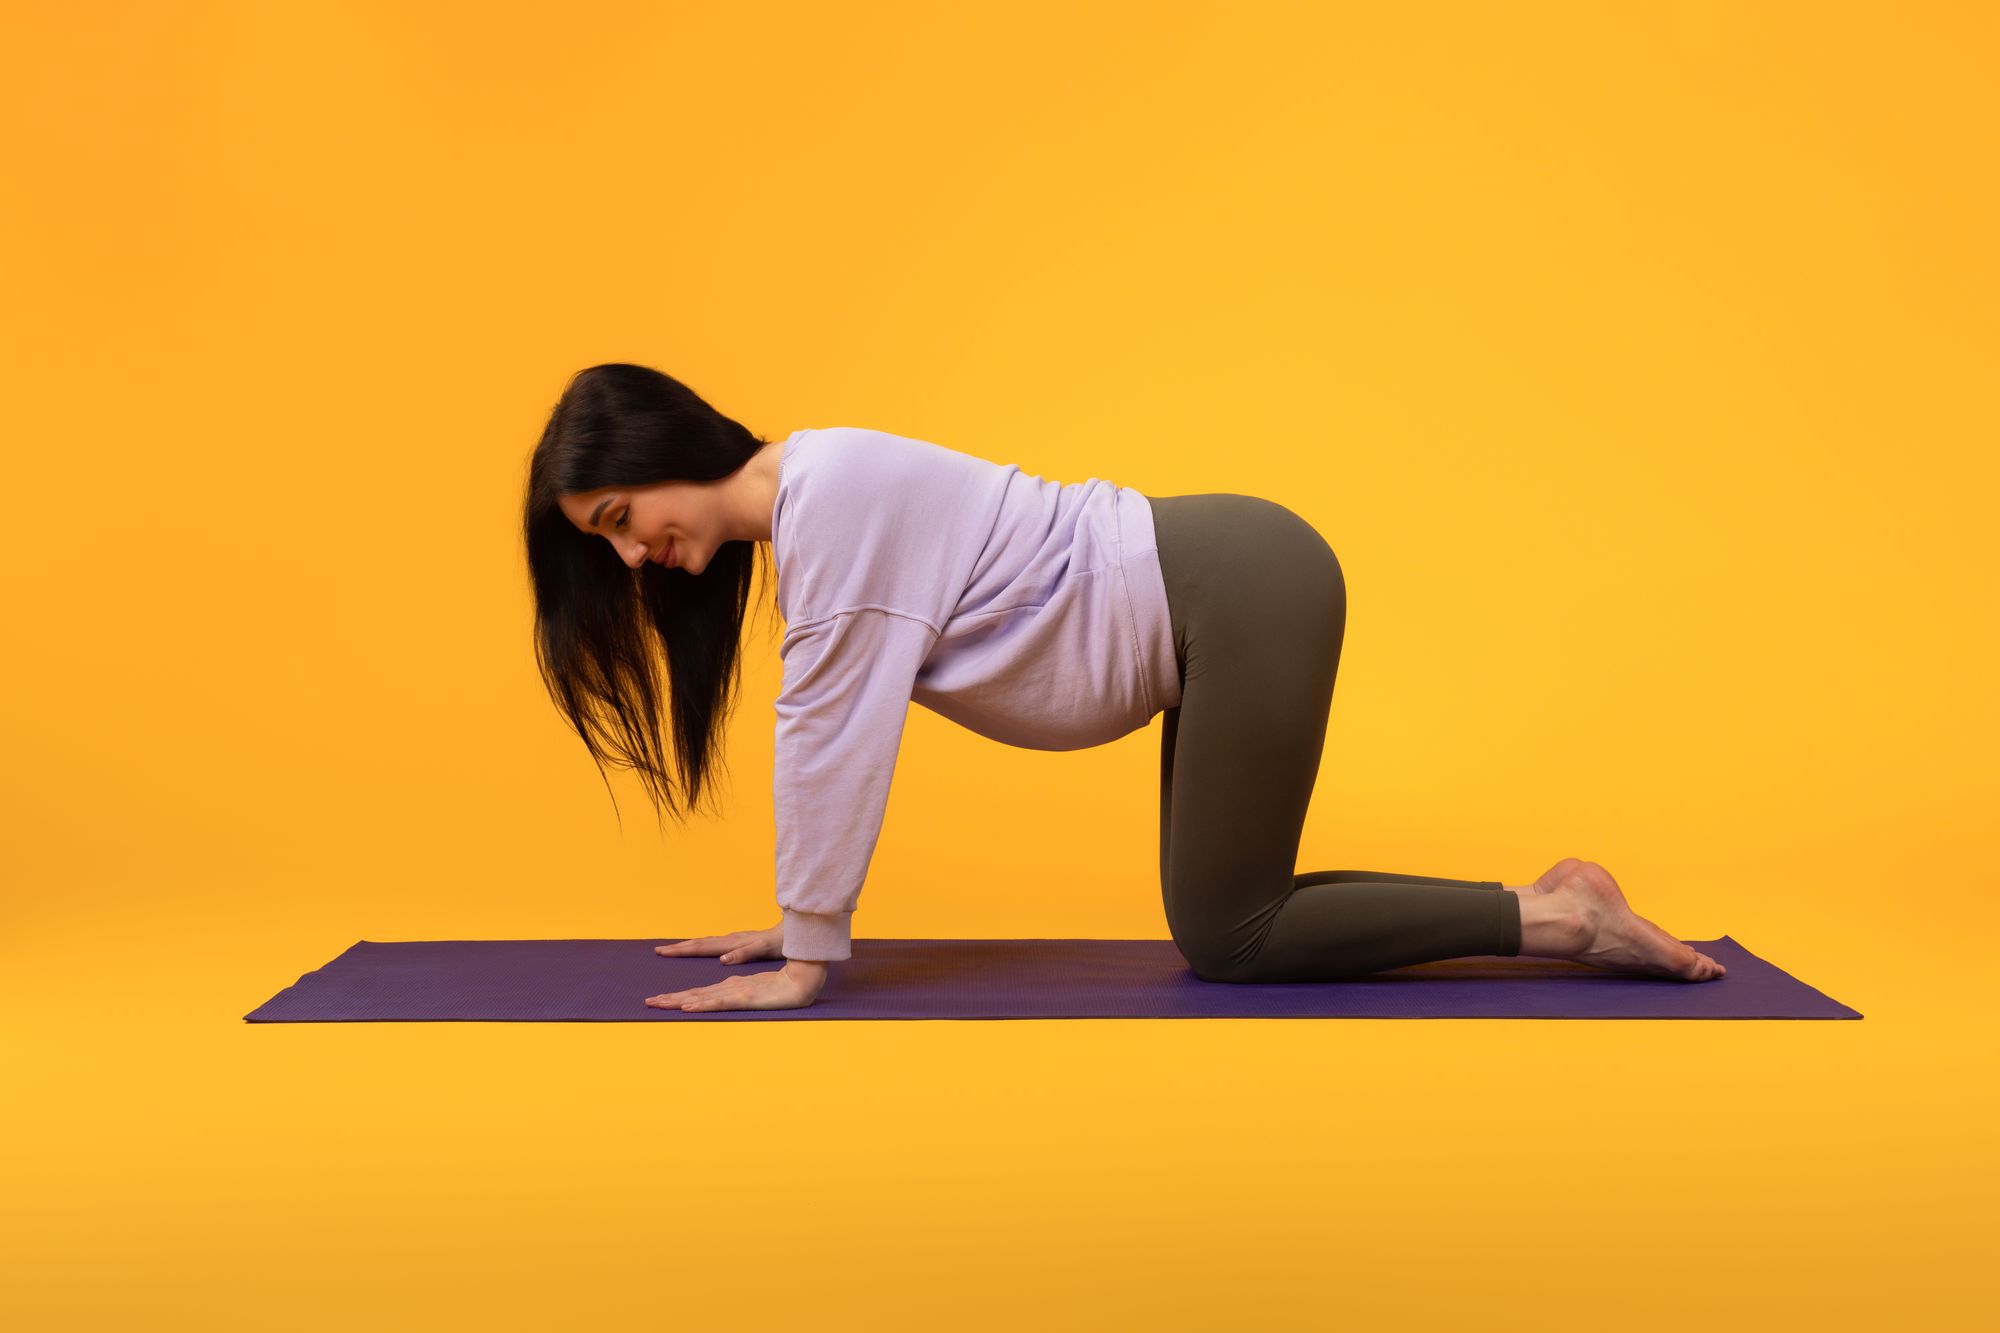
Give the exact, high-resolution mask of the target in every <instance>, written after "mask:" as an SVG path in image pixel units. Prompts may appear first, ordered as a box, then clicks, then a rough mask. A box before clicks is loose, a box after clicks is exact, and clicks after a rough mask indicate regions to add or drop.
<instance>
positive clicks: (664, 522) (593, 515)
mask: <svg viewBox="0 0 2000 1333" xmlns="http://www.w3.org/2000/svg"><path fill="white" fill-rule="evenodd" d="M719 500H720V496H719V495H718V494H717V488H716V487H715V485H714V484H713V483H706V484H705V483H701V482H692V481H663V482H657V483H655V484H654V485H651V486H607V487H605V488H604V489H603V490H596V491H584V492H581V493H579V494H576V495H565V496H564V497H563V498H562V502H561V503H562V511H563V513H564V514H566V515H568V517H569V521H570V522H571V523H574V524H575V525H576V526H577V528H578V530H579V531H582V532H585V533H588V534H590V535H591V536H596V537H603V538H604V539H605V540H606V541H608V542H610V543H611V545H612V548H613V549H614V550H616V551H617V552H618V558H619V559H620V560H623V561H624V562H625V563H626V565H628V566H629V567H631V568H633V569H637V568H639V566H640V565H641V564H643V563H645V562H647V561H652V562H653V563H655V564H661V565H665V566H667V567H668V568H670V569H685V570H686V571H687V572H688V573H690V574H699V573H701V571H702V570H704V569H707V568H708V562H709V558H710V557H711V556H713V555H714V554H715V550H716V548H717V547H718V546H721V545H722V543H723V541H724V540H726V539H725V538H724V537H723V535H722V521H723V516H722V513H721V511H720V505H719Z"/></svg>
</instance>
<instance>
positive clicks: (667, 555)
mask: <svg viewBox="0 0 2000 1333" xmlns="http://www.w3.org/2000/svg"><path fill="white" fill-rule="evenodd" d="M673 553H674V542H673V538H671V537H669V538H668V539H667V545H666V549H665V550H663V551H661V552H660V553H659V554H658V555H656V556H654V557H653V563H654V564H656V565H664V566H666V567H667V568H668V569H672V568H673V567H674V562H673V560H672V559H671V557H672V555H673Z"/></svg>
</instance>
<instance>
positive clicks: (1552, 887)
mask: <svg viewBox="0 0 2000 1333" xmlns="http://www.w3.org/2000/svg"><path fill="white" fill-rule="evenodd" d="M1582 864H1583V862H1581V861H1579V860H1577V859H1576V858H1575V857H1574V856H1565V857H1564V858H1563V859H1562V860H1560V861H1558V862H1556V863H1555V864H1554V865H1552V866H1550V867H1549V868H1548V869H1547V870H1544V871H1543V872H1542V877H1541V878H1540V879H1538V880H1536V881H1535V882H1534V883H1533V884H1523V885H1521V887H1519V888H1517V889H1515V890H1514V892H1515V893H1554V892H1555V891H1556V888H1557V886H1559V885H1560V884H1561V883H1562V882H1563V880H1564V879H1565V878H1566V877H1567V876H1568V875H1569V872H1570V871H1572V870H1575V869H1576V868H1577V867H1578V866H1580V865H1582Z"/></svg>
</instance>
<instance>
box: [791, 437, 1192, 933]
mask: <svg viewBox="0 0 2000 1333" xmlns="http://www.w3.org/2000/svg"><path fill="white" fill-rule="evenodd" d="M771 551H772V554H773V557H774V559H775V561H776V564H777V569H778V609H779V611H780V613H781V614H782V615H783V616H784V619H785V634H784V639H783V641H782V643H781V646H780V650H779V651H780V653H781V655H782V657H783V660H784V684H783V686H782V688H781V689H780V691H779V693H778V705H777V712H778V720H777V741H776V757H775V765H774V771H773V776H772V788H773V795H774V798H775V814H776V821H777V885H778V905H779V906H780V907H781V908H783V909H784V931H785V946H784V947H785V957H787V958H798V959H821V960H828V961H833V960H839V959H843V958H848V957H850V956H852V943H851V941H852V921H853V915H854V908H855V903H856V901H857V900H858V899H859V898H860V896H861V884H862V880H863V879H864V878H866V876H867V873H868V862H869V859H870V858H871V857H872V856H873V855H874V853H875V843H876V839H877V838H878V837H879V836H880V834H881V831H882V815H883V810H884V808H885V807H886V805H887V804H888V799H889V780H890V777H891V776H892V775H893V773H894V772H895V767H896V751H897V749H898V748H899V747H900V745H901V744H902V739H903V722H904V718H905V715H906V714H907V713H908V711H909V705H910V704H911V703H912V702H915V703H919V704H922V705H923V706H924V707H926V708H928V709H930V710H931V711H932V712H935V713H939V714H942V715H943V716H945V717H947V718H950V719H951V720H952V721H953V722H956V723H958V724H959V725H960V726H963V727H966V728H968V729H970V730H972V731H976V732H978V733H979V734H980V735H982V736H989V737H991V738H992V739H994V740H997V741H1002V742H1004V743H1006V744H1008V745H1017V746H1023V747H1026V748H1028V749H1034V750H1079V749H1083V748H1085V747H1086V746H1092V745H1102V744H1104V743H1106V742H1107V741H1112V740H1116V739H1117V738H1118V737H1120V736H1123V735H1126V734H1127V733H1129V732H1132V731H1136V730H1137V729H1138V728H1140V727H1143V726H1145V725H1146V724H1147V723H1148V722H1149V721H1151V720H1152V718H1153V716H1154V715H1155V714H1157V713H1159V712H1161V711H1162V710H1164V709H1168V708H1174V707H1177V706H1179V704H1180V701H1181V681H1180V671H1179V669H1178V667H1177V666H1176V664H1175V660H1174V644H1173V629H1172V626H1171V624H1170V622H1169V621H1168V618H1167V592H1166V585H1165V583H1164V582H1163V581H1162V579H1161V576H1160V561H1159V552H1158V550H1157V548H1156V547H1155V545H1154V539H1153V511H1152V509H1151V507H1150V506H1148V504H1147V502H1146V497H1145V496H1144V495H1142V494H1140V493H1139V492H1138V491H1135V490H1132V489H1130V488H1129V487H1120V486H1116V485H1113V484H1112V483H1111V482H1108V481H1101V480H1099V479H1097V478H1095V477H1093V478H1091V479H1090V480H1088V481H1084V482H1077V483H1072V484H1070V485H1067V486H1065V485H1062V484H1061V483H1059V482H1054V481H1044V480H1043V479H1042V478H1040V477H1038V476H1034V475H1032V474H1029V473H1025V472H1023V471H1021V469H1020V468H1019V467H1018V466H1016V465H1014V464H1011V463H1010V464H1007V465H1005V466H1002V465H1000V464H998V463H989V462H987V461H986V460H985V459H983V458H975V457H973V456H972V455H970V454H963V453H959V452H957V451H956V450H952V449H946V448H944V447H942V446H940V445H935V444H928V443H925V442H924V441H922V440H913V439H907V438H905V437H902V436H899V435H888V434H884V433H883V432H881V431H873V430H864V429H861V428H859V427H852V426H837V427H830V428H828V429H825V430H800V431H794V432H792V434H791V435H790V436H789V437H788V438H787V439H786V440H785V441H784V443H783V444H782V445H781V446H780V454H779V474H778V498H777V502H776V503H775V504H774V505H773V506H772V509H771Z"/></svg>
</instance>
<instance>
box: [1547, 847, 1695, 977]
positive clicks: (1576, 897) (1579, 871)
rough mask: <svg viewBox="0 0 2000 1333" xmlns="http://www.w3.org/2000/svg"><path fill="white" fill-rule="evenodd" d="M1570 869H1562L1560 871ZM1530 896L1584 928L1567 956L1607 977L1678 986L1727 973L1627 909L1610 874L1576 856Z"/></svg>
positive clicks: (1558, 866)
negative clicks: (1564, 910)
mask: <svg viewBox="0 0 2000 1333" xmlns="http://www.w3.org/2000/svg"><path fill="white" fill-rule="evenodd" d="M1565 866H1567V867H1569V868H1568V869H1567V870H1565V869H1564V867H1565ZM1528 891H1529V892H1534V893H1545V894H1547V895H1548V896H1549V899H1548V900H1549V905H1550V906H1551V907H1557V906H1567V907H1569V908H1570V909H1571V910H1572V911H1575V912H1577V913H1579V914H1580V915H1581V916H1582V917H1583V920H1584V923H1585V927H1586V929H1585V933H1584V936H1583V939H1584V944H1583V947H1582V949H1581V950H1580V951H1579V952H1577V953H1574V954H1570V955H1567V956H1568V957H1569V958H1571V959H1572V960H1573V961H1575V962H1579V963H1588V964H1589V965H1590V966H1592V967H1601V968H1604V969H1605V970H1607V971H1611V972H1643V973H1645V974H1647V975H1649V976H1658V977H1679V978H1680V979H1681V980H1683V981H1714V980H1716V979H1717V978H1718V977H1722V976H1726V975H1727V974H1728V969H1727V968H1725V967H1723V965H1722V964H1720V963H1718V962H1716V961H1715V960H1714V959H1713V958H1710V957H1709V956H1708V955H1707V954H1705V953H1700V952H1698V951H1696V950H1695V949H1693V948H1691V947H1689V946H1688V945H1686V944H1683V943H1682V942H1681V941H1679V940H1677V939H1675V938H1674V937H1673V936H1672V935H1669V934H1668V933H1667V932H1666V931H1664V930H1661V929H1660V928H1659V927H1658V926H1656V925H1654V924H1653V923H1652V922H1650V921H1648V920H1646V918H1644V917H1642V916H1640V915H1639V914H1638V913H1636V912H1634V911H1633V910H1632V907H1631V904H1629V903H1627V902H1626V901H1625V894H1624V893H1623V892H1622V891H1621V890H1620V889H1619V887H1618V881H1617V880H1615V879H1613V878H1611V872H1610V871H1608V870H1606V869H1605V868H1604V867H1603V866H1601V865H1598V864H1597V863H1596V862H1595V861H1579V860H1577V859H1576V858H1575V857H1571V858H1569V859H1568V860H1565V861H1562V862H1559V863H1558V864H1556V865H1555V866H1553V867H1551V868H1550V870H1549V872H1548V874H1546V875H1543V876H1542V877H1541V879H1539V880H1537V881H1535V883H1534V885H1532V886H1531V887H1530V889H1529V890H1528Z"/></svg>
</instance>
